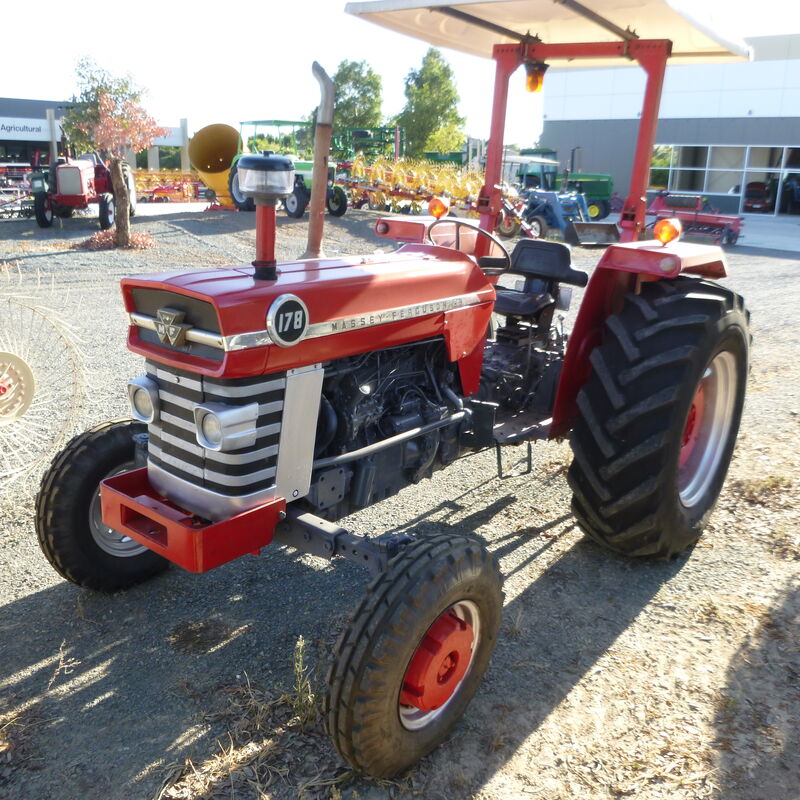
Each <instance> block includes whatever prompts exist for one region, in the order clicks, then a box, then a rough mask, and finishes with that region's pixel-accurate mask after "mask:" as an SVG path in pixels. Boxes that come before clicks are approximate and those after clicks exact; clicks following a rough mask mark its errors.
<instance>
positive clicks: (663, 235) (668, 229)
mask: <svg viewBox="0 0 800 800" xmlns="http://www.w3.org/2000/svg"><path fill="white" fill-rule="evenodd" d="M681 233H683V226H682V225H681V221H680V220H679V219H676V218H675V217H670V218H669V219H660V220H659V221H658V222H656V224H655V227H654V228H653V235H654V236H655V238H656V239H658V241H659V242H661V244H669V243H670V242H672V241H674V240H675V239H677V238H679V237H680V235H681Z"/></svg>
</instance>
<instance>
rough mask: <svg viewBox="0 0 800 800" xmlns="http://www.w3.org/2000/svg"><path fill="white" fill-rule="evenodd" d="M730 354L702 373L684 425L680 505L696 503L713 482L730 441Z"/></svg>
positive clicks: (733, 389)
mask: <svg viewBox="0 0 800 800" xmlns="http://www.w3.org/2000/svg"><path fill="white" fill-rule="evenodd" d="M738 380H739V378H738V374H737V363H736V358H735V356H734V354H733V353H731V352H729V351H727V350H724V351H722V352H720V353H717V355H716V356H714V358H713V359H712V361H711V363H710V364H709V365H708V367H707V368H706V371H705V372H704V373H703V377H702V379H701V380H700V384H699V385H698V387H697V390H696V392H695V395H694V397H693V399H692V404H691V406H690V408H689V412H688V413H687V415H686V422H685V423H684V430H683V437H682V439H681V449H680V455H679V458H678V492H679V495H680V500H681V503H682V504H683V505H684V506H685V507H687V508H692V507H693V506H696V505H697V504H698V503H700V502H701V501H702V500H703V498H704V496H705V495H706V493H707V492H708V489H709V488H710V487H711V485H712V484H713V483H714V481H715V480H716V478H717V475H718V472H719V467H720V464H721V462H722V460H723V456H724V454H725V451H726V449H727V445H728V442H729V441H730V434H731V428H732V426H733V420H734V409H735V407H736V395H737V388H738Z"/></svg>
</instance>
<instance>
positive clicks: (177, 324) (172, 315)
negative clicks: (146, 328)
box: [156, 308, 192, 347]
mask: <svg viewBox="0 0 800 800" xmlns="http://www.w3.org/2000/svg"><path fill="white" fill-rule="evenodd" d="M185 316H186V313H185V312H184V311H178V310H177V309H174V308H159V309H158V311H156V333H157V334H158V338H159V339H160V340H161V344H166V343H167V342H169V343H170V344H171V345H172V346H173V347H183V345H185V344H186V331H188V330H189V328H191V327H192V326H191V325H186V324H184V322H183V318H184V317H185Z"/></svg>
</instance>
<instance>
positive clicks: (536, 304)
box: [494, 287, 554, 317]
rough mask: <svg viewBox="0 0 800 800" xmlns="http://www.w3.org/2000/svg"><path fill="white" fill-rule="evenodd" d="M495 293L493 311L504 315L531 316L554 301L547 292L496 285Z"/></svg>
mask: <svg viewBox="0 0 800 800" xmlns="http://www.w3.org/2000/svg"><path fill="white" fill-rule="evenodd" d="M496 295H497V296H496V299H495V301H494V311H495V313H496V314H502V315H503V316H504V317H533V316H536V314H538V313H539V312H540V311H541V310H542V309H543V308H545V307H546V306H548V305H551V304H552V303H553V302H554V301H553V298H552V296H551V295H550V293H549V292H544V293H543V294H532V293H530V292H524V291H523V292H521V291H519V289H505V288H503V287H498V288H497V290H496Z"/></svg>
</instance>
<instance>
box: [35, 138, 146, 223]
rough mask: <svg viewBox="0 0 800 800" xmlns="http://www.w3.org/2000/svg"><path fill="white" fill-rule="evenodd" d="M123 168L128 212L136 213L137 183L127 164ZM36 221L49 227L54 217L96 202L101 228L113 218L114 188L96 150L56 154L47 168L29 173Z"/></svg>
mask: <svg viewBox="0 0 800 800" xmlns="http://www.w3.org/2000/svg"><path fill="white" fill-rule="evenodd" d="M122 172H123V175H124V177H125V182H126V184H127V186H128V196H129V197H130V215H131V217H133V216H134V215H135V214H136V185H135V183H134V178H133V172H131V169H130V167H128V165H127V164H125V165H123V167H122ZM30 182H31V193H32V194H33V207H34V213H35V215H36V222H37V223H38V224H39V227H40V228H49V227H50V226H51V225H52V224H53V219H54V218H55V217H63V218H66V217H71V216H72V215H73V214H74V213H75V211H76V210H80V209H85V208H88V207H89V205H90V204H93V203H97V205H98V219H99V221H100V227H101V228H102V229H103V230H106V229H108V228H110V227H111V226H112V225H113V224H114V219H115V207H116V204H115V200H114V188H113V186H112V185H111V172H110V171H109V169H108V167H107V166H106V165H105V164H104V163H103V161H102V159H101V158H100V157H99V156H98V155H97V154H95V153H90V154H87V155H84V156H81V157H80V158H59V159H58V161H57V162H56V164H55V165H53V166H52V167H51V168H50V169H49V170H47V171H46V172H44V171H42V172H34V173H32V175H31V177H30Z"/></svg>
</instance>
